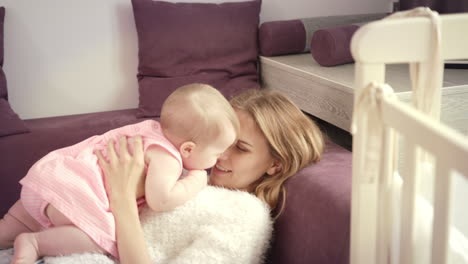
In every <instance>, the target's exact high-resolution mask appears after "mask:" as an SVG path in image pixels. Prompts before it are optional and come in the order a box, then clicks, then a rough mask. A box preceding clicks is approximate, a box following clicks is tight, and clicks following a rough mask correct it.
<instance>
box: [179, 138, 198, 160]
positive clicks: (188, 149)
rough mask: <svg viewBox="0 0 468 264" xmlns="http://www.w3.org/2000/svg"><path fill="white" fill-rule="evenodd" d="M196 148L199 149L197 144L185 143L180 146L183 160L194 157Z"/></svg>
mask: <svg viewBox="0 0 468 264" xmlns="http://www.w3.org/2000/svg"><path fill="white" fill-rule="evenodd" d="M196 147H197V144H195V143H194V142H192V141H185V142H184V143H182V144H181V145H180V148H179V152H180V155H181V156H182V157H183V158H188V157H190V155H192V153H193V151H194V150H195V148H196Z"/></svg>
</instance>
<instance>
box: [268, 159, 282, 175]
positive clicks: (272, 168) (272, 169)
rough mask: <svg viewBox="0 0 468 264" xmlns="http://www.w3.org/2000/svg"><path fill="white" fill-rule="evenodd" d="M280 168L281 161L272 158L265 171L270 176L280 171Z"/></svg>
mask: <svg viewBox="0 0 468 264" xmlns="http://www.w3.org/2000/svg"><path fill="white" fill-rule="evenodd" d="M282 168H283V165H282V164H281V162H279V161H278V160H274V161H273V163H272V164H271V166H270V168H268V169H267V171H266V173H267V174H268V175H270V176H271V175H274V174H276V173H278V172H279V171H281V169H282Z"/></svg>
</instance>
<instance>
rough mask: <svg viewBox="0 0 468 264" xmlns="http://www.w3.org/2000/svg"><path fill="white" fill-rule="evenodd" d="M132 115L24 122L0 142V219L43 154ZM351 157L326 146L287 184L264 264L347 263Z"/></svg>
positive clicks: (120, 112)
mask: <svg viewBox="0 0 468 264" xmlns="http://www.w3.org/2000/svg"><path fill="white" fill-rule="evenodd" d="M136 113H137V109H129V110H118V111H110V112H101V113H92V114H82V115H71V116H62V117H50V118H40V119H31V120H25V123H26V126H27V127H28V128H29V130H30V132H29V133H23V134H16V135H10V136H4V137H0V153H2V155H0V164H1V166H0V175H1V177H0V197H1V203H0V214H1V215H3V214H5V212H6V211H7V210H8V208H9V207H10V206H11V205H12V204H13V203H14V202H15V201H16V200H17V199H18V197H19V192H20V185H19V183H18V181H19V180H20V179H21V178H22V177H23V176H24V175H25V174H26V172H27V171H28V169H29V167H30V166H31V165H32V164H33V163H34V162H35V161H36V160H38V159H39V158H41V157H42V156H44V155H45V154H47V153H48V152H49V151H51V150H54V149H58V148H61V147H65V146H68V145H71V144H74V143H77V142H79V141H81V140H83V139H85V138H87V137H90V136H92V135H95V134H101V133H103V132H105V131H107V130H110V129H113V128H116V127H119V126H122V125H126V124H131V123H135V122H139V121H142V120H143V119H141V118H137V117H136ZM350 189H351V152H349V151H348V150H345V149H344V148H342V147H340V146H338V145H336V144H334V143H332V142H328V143H327V147H326V152H325V154H324V155H323V159H322V161H320V162H319V163H317V164H315V165H311V166H309V167H306V168H305V169H303V170H302V171H300V172H299V173H298V174H297V175H296V176H295V177H293V178H291V179H290V180H289V181H288V182H287V198H286V207H285V211H284V213H283V214H282V215H281V216H280V217H279V219H278V220H277V221H276V223H275V229H274V234H273V241H272V245H271V248H270V252H269V254H268V259H267V263H274V264H295V263H297V264H299V263H308V264H314V263H316V264H346V263H348V258H349V220H350V197H351V194H350Z"/></svg>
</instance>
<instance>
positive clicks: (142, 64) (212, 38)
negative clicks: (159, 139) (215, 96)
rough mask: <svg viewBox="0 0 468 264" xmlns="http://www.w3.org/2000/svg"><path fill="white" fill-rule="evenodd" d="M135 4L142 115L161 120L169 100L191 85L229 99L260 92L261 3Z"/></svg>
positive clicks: (141, 0) (137, 0)
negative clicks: (210, 87)
mask: <svg viewBox="0 0 468 264" xmlns="http://www.w3.org/2000/svg"><path fill="white" fill-rule="evenodd" d="M132 4H133V11H134V15H135V24H136V28H137V34H138V48H139V53H138V57H139V65H138V80H139V95H140V100H139V110H140V111H139V116H158V115H159V114H160V111H161V105H162V102H163V101H164V100H165V99H166V97H167V96H168V95H169V94H170V93H171V92H172V91H174V90H175V89H176V88H177V87H179V86H181V85H184V84H187V83H193V82H200V83H208V84H211V85H213V86H214V87H216V88H217V89H219V90H220V91H221V92H222V93H223V94H224V95H225V96H226V97H227V98H228V99H229V98H230V97H232V96H234V95H236V94H238V93H239V92H241V91H244V90H246V89H250V88H259V84H258V76H257V55H258V47H257V32H258V23H259V13H260V6H261V1H260V0H253V1H246V2H230V3H222V4H208V3H169V2H163V1H152V0H132Z"/></svg>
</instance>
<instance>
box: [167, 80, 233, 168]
mask: <svg viewBox="0 0 468 264" xmlns="http://www.w3.org/2000/svg"><path fill="white" fill-rule="evenodd" d="M161 127H162V130H163V133H164V135H165V136H166V137H167V138H168V139H169V141H171V142H172V144H174V146H176V148H177V149H178V150H179V152H180V154H181V156H182V162H183V163H184V168H186V169H189V170H192V169H206V168H211V167H212V166H214V164H215V163H216V160H217V159H218V157H219V156H220V155H221V154H222V153H223V152H224V151H225V150H226V149H227V148H228V147H229V146H231V145H232V144H233V143H234V141H235V140H236V137H237V133H238V131H239V120H238V119H237V115H236V113H235V112H234V109H233V108H232V106H231V105H230V104H229V102H228V101H227V100H226V98H225V97H224V96H223V95H222V94H221V93H220V92H219V91H218V90H216V89H215V88H213V87H211V86H209V85H206V84H198V83H195V84H188V85H184V86H182V87H179V88H177V90H175V91H174V92H173V93H172V94H171V95H169V97H168V98H167V99H166V100H165V101H164V104H163V106H162V110H161Z"/></svg>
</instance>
